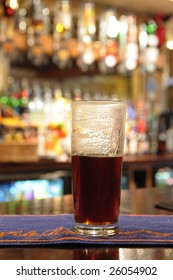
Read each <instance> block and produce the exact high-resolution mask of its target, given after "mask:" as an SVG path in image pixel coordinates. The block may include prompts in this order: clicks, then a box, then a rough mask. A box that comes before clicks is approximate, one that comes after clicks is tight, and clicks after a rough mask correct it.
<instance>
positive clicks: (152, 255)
mask: <svg viewBox="0 0 173 280" xmlns="http://www.w3.org/2000/svg"><path fill="white" fill-rule="evenodd" d="M172 192H173V190H171V187H170V188H163V189H159V188H151V189H145V188H141V189H136V190H123V191H122V196H121V213H122V214H155V215H161V214H163V215H173V211H168V210H163V209H159V208H156V207H155V203H156V202H158V201H160V200H170V199H171V197H172ZM72 212H73V202H72V195H64V196H62V197H55V198H49V199H43V200H35V201H28V202H26V201H18V202H17V201H16V202H12V203H1V204H0V214H62V213H72ZM0 259H1V260H2V259H4V260H12V259H16V260H19V259H22V260H23V259H26V260H32V259H41V260H43V259H45V260H46V259H50V260H51V259H52V260H53V259H54V260H55V259H57V260H72V259H114V260H152V259H156V260H162V259H163V260H168V259H169V260H172V259H173V248H169V247H139V246H138V247H135V248H125V247H123V248H119V247H115V246H109V247H105V246H99V247H98V246H97V247H93V246H83V247H81V246H65V247H58V246H49V247H48V246H46V247H43V246H42V247H40V246H39V247H17V248H16V247H9V248H7V247H4V248H2V247H1V248H0Z"/></svg>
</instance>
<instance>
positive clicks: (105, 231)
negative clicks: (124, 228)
mask: <svg viewBox="0 0 173 280" xmlns="http://www.w3.org/2000/svg"><path fill="white" fill-rule="evenodd" d="M74 230H75V232H76V233H78V234H80V235H87V236H103V237H106V236H112V235H115V234H117V233H118V232H119V227H118V222H117V223H115V224H111V225H92V224H91V225H85V224H80V223H76V222H75V224H74Z"/></svg>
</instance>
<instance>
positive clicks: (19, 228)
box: [0, 214, 173, 247]
mask: <svg viewBox="0 0 173 280" xmlns="http://www.w3.org/2000/svg"><path fill="white" fill-rule="evenodd" d="M119 225H120V232H119V233H118V234H117V235H115V236H112V237H84V236H80V235H78V234H76V233H75V232H74V231H73V216H72V215H71V214H67V215H57V216H56V215H32V216H31V215H8V216H7V215H4V216H0V246H21V245H22V246H24V245H27V246H38V245H41V246H44V245H45V246H47V245H55V246H62V245H63V246H64V245H65V246H68V245H72V244H73V245H76V246H77V245H86V244H88V245H102V246H103V245H112V246H129V247H134V246H146V247H147V246H165V247H166V246H169V247H173V215H167V216H166V215H157V216H155V215H121V216H120V219H119Z"/></svg>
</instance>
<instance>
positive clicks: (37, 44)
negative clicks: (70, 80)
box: [0, 0, 166, 74]
mask: <svg viewBox="0 0 173 280" xmlns="http://www.w3.org/2000/svg"><path fill="white" fill-rule="evenodd" d="M6 2H9V3H10V1H6ZM16 2H17V1H16ZM24 2H25V1H24ZM72 6H73V5H72V1H69V0H57V1H55V5H54V6H51V7H48V6H46V5H45V3H44V1H42V0H33V1H30V5H29V6H26V5H17V6H16V7H15V10H14V9H13V8H12V7H9V6H8V5H7V4H6V5H5V6H4V7H5V8H4V18H2V24H1V28H0V41H1V43H2V45H3V46H4V49H5V51H6V52H7V53H8V54H10V55H11V57H12V58H13V59H14V60H19V61H21V52H19V53H18V52H17V48H15V45H14V42H16V43H17V45H18V47H19V49H20V48H21V45H22V44H21V42H23V43H24V45H26V48H27V58H28V59H29V61H30V62H31V63H32V64H34V65H36V66H41V65H47V64H48V63H49V62H50V58H51V61H52V62H53V63H54V64H55V65H56V66H57V67H58V68H60V69H66V68H69V67H71V66H72V65H73V63H74V60H75V64H77V66H78V67H79V68H80V69H81V70H83V71H87V70H90V69H93V67H95V64H97V66H98V68H99V71H100V72H101V73H110V72H113V71H115V69H116V71H119V72H120V73H122V74H124V73H127V72H129V71H131V70H133V69H135V68H136V66H137V65H138V63H140V64H141V65H142V67H143V68H144V69H145V70H146V71H149V72H153V71H154V70H155V69H156V67H157V66H158V64H159V63H160V62H159V56H160V50H161V47H162V46H163V45H164V44H165V33H166V25H165V19H164V17H161V16H157V17H156V18H150V19H146V20H143V22H142V23H138V22H137V17H136V15H134V14H128V15H127V14H124V15H117V11H116V9H115V8H114V7H110V8H107V7H104V9H103V10H102V11H101V12H100V14H99V16H96V15H97V12H96V5H95V2H94V1H91V0H86V1H82V5H79V7H78V12H76V13H74V11H73V7H72ZM10 17H11V19H12V20H11V21H9V18H10ZM7 19H8V20H7ZM15 33H17V34H18V35H19V34H20V35H22V34H25V40H24V41H22V40H21V38H22V36H18V37H17V39H16V34H15Z"/></svg>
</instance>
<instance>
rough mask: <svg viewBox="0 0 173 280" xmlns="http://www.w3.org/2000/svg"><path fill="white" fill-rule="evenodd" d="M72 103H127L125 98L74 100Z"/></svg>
mask: <svg viewBox="0 0 173 280" xmlns="http://www.w3.org/2000/svg"><path fill="white" fill-rule="evenodd" d="M71 102H72V103H82V104H92V103H93V104H108V105H109V104H125V103H126V102H125V101H123V100H72V101H71Z"/></svg>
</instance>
